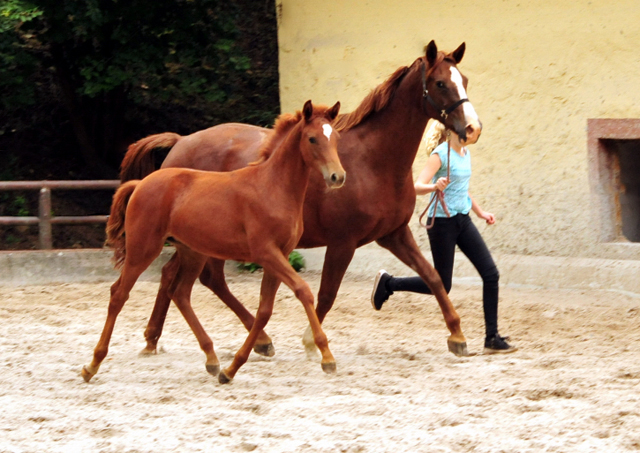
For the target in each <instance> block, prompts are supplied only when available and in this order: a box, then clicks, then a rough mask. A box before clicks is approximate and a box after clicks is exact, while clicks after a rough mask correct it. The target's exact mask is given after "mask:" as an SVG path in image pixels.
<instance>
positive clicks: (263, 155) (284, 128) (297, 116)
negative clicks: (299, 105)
mask: <svg viewBox="0 0 640 453" xmlns="http://www.w3.org/2000/svg"><path fill="white" fill-rule="evenodd" d="M328 109H329V108H328V107H327V106H325V105H314V106H313V113H312V115H311V117H312V118H316V117H318V116H322V115H324V113H325V112H326V111H327V110H328ZM301 120H302V112H301V111H297V112H296V113H282V114H281V115H280V116H278V118H276V121H275V123H274V125H273V132H274V133H273V134H271V136H270V137H269V138H268V139H267V141H266V142H264V143H263V144H262V146H261V147H260V149H259V150H258V159H257V160H256V161H255V162H252V163H250V164H249V165H258V164H260V163H262V162H264V161H265V160H267V159H268V158H269V156H271V154H273V152H274V151H275V150H276V149H278V146H280V145H281V144H282V142H283V141H284V140H285V139H286V138H287V135H289V133H290V132H291V131H292V130H293V128H294V127H296V126H297V125H298V123H300V121H301Z"/></svg>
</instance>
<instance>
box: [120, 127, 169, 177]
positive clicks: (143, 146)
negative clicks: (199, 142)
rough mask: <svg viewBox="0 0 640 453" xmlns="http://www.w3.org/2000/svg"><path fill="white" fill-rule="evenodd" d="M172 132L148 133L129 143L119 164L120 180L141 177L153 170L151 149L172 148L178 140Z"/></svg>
mask: <svg viewBox="0 0 640 453" xmlns="http://www.w3.org/2000/svg"><path fill="white" fill-rule="evenodd" d="M180 138H181V137H180V135H178V134H175V133H173V132H164V133H162V134H156V135H149V136H148V137H145V138H143V139H140V140H138V141H137V142H135V143H134V144H132V145H129V149H127V153H126V154H125V155H124V159H123V160H122V164H121V165H120V182H127V181H131V180H132V179H142V178H144V177H145V176H147V175H149V174H151V173H153V172H154V171H155V169H156V168H155V165H154V159H153V153H152V151H153V150H154V149H155V148H173V146H174V145H175V144H176V143H177V142H178V140H180Z"/></svg>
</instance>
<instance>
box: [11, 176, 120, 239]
mask: <svg viewBox="0 0 640 453" xmlns="http://www.w3.org/2000/svg"><path fill="white" fill-rule="evenodd" d="M119 185H120V181H118V180H99V181H0V191H2V190H39V191H40V196H39V200H38V216H37V217H35V216H23V217H19V216H6V217H1V216H0V225H38V232H39V238H40V240H39V244H40V248H41V249H45V250H50V249H51V248H53V242H52V239H51V225H62V224H64V225H79V224H86V223H105V222H106V221H107V219H108V218H109V216H108V215H89V216H55V217H52V216H51V190H53V189H65V190H69V189H85V190H86V189H91V190H106V189H115V188H117V187H118V186H119Z"/></svg>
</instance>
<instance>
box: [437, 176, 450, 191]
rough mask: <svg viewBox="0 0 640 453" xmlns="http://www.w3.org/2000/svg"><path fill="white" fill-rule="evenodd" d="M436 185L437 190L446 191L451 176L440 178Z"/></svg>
mask: <svg viewBox="0 0 640 453" xmlns="http://www.w3.org/2000/svg"><path fill="white" fill-rule="evenodd" d="M435 185H436V189H437V190H440V191H441V192H444V189H446V188H447V186H448V185H449V178H438V180H437V181H436V184H435Z"/></svg>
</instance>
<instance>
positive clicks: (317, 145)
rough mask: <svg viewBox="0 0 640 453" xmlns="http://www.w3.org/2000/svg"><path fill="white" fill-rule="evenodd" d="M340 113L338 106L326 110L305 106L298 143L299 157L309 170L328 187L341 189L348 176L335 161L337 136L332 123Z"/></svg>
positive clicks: (319, 107)
mask: <svg viewBox="0 0 640 453" xmlns="http://www.w3.org/2000/svg"><path fill="white" fill-rule="evenodd" d="M339 111H340V102H336V104H335V105H334V106H333V107H331V108H327V107H324V106H315V107H314V106H313V104H311V101H307V102H305V104H304V107H303V109H302V113H303V116H304V125H303V127H302V134H301V140H300V151H301V152H302V157H303V158H304V160H305V161H306V162H307V164H308V165H309V166H311V167H312V168H316V169H318V171H320V172H321V173H322V176H323V177H324V180H325V182H326V183H327V186H328V187H330V188H338V187H342V185H343V184H344V181H345V178H346V176H347V174H346V172H345V171H344V168H342V164H341V163H340V158H339V157H338V132H337V131H336V130H335V129H334V128H333V120H334V119H335V118H336V116H338V112H339Z"/></svg>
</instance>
